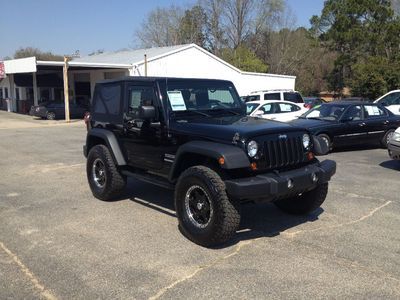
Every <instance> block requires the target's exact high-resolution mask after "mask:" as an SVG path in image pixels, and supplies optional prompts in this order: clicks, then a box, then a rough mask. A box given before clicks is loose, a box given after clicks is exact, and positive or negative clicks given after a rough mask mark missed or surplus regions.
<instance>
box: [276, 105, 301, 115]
mask: <svg viewBox="0 0 400 300" xmlns="http://www.w3.org/2000/svg"><path fill="white" fill-rule="evenodd" d="M298 110H300V108H299V107H298V106H296V105H293V104H289V103H279V111H280V112H281V113H290V112H294V111H298Z"/></svg>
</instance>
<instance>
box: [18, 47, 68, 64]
mask: <svg viewBox="0 0 400 300" xmlns="http://www.w3.org/2000/svg"><path fill="white" fill-rule="evenodd" d="M32 56H35V57H36V59H38V60H54V61H62V60H63V59H64V57H63V56H62V55H57V54H53V53H52V52H43V51H42V50H40V49H38V48H33V47H26V48H22V47H21V48H19V49H18V50H16V51H15V53H14V58H25V57H32Z"/></svg>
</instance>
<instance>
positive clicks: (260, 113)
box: [254, 110, 264, 117]
mask: <svg viewBox="0 0 400 300" xmlns="http://www.w3.org/2000/svg"><path fill="white" fill-rule="evenodd" d="M263 115H264V112H263V111H262V110H257V111H256V112H255V113H254V116H255V117H261V116H263Z"/></svg>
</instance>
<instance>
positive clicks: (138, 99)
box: [128, 86, 155, 115]
mask: <svg viewBox="0 0 400 300" xmlns="http://www.w3.org/2000/svg"><path fill="white" fill-rule="evenodd" d="M154 99H155V93H154V89H153V87H152V86H141V87H140V86H135V87H131V88H130V89H129V95H128V112H129V113H130V114H133V115H137V114H138V112H139V106H150V105H154Z"/></svg>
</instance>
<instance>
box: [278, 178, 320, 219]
mask: <svg viewBox="0 0 400 300" xmlns="http://www.w3.org/2000/svg"><path fill="white" fill-rule="evenodd" d="M327 194H328V183H323V184H321V185H319V186H317V187H316V188H315V189H313V190H311V191H309V192H305V193H303V194H301V195H299V196H297V197H292V198H287V199H281V200H277V201H275V202H274V204H275V205H276V206H277V207H278V208H280V209H281V210H283V211H284V212H287V213H290V214H294V215H303V214H308V213H311V212H313V211H314V210H316V209H317V208H319V207H320V206H321V205H322V203H324V201H325V198H326V195H327Z"/></svg>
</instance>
